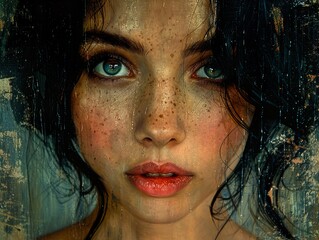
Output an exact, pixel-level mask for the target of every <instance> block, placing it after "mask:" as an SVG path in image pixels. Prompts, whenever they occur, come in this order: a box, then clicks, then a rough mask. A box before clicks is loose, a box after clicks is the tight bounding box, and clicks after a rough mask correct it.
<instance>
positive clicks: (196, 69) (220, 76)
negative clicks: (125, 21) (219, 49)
mask: <svg viewBox="0 0 319 240" xmlns="http://www.w3.org/2000/svg"><path fill="white" fill-rule="evenodd" d="M107 62H109V63H111V64H113V65H116V64H121V67H124V68H125V69H124V72H126V73H125V74H124V75H120V76H116V74H118V73H120V72H123V71H122V68H121V69H120V70H119V71H118V72H116V73H115V74H113V75H111V74H108V73H106V72H105V69H104V65H103V64H105V63H107ZM87 66H88V73H89V75H90V76H91V77H98V78H100V79H104V80H108V79H110V80H116V79H121V78H132V77H133V76H134V71H133V70H134V65H133V64H131V63H130V62H129V61H128V60H126V58H124V57H122V56H120V55H118V54H111V53H100V54H97V55H95V56H93V57H91V58H90V59H89V60H88V61H87ZM205 67H209V68H210V70H212V71H213V74H216V77H214V76H213V77H210V76H208V75H207V72H206V70H205ZM111 70H112V69H111ZM102 71H104V73H101V72H102ZM191 71H192V74H191V77H192V78H193V79H196V80H198V81H203V82H204V83H205V82H206V83H216V84H220V83H223V82H224V80H225V75H224V73H223V71H222V68H221V67H220V64H219V62H218V61H217V60H216V58H214V57H212V56H211V57H208V58H206V59H204V60H202V61H199V62H197V63H195V64H193V65H192V66H191ZM214 71H215V72H214ZM203 73H204V74H206V76H199V75H200V74H203Z"/></svg>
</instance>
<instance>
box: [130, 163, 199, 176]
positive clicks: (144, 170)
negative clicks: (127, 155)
mask: <svg viewBox="0 0 319 240" xmlns="http://www.w3.org/2000/svg"><path fill="white" fill-rule="evenodd" d="M148 173H153V174H154V173H161V174H167V173H173V174H174V175H177V176H193V175H194V174H193V173H191V172H189V171H186V170H184V169H183V168H181V167H178V166H176V165H175V164H174V163H170V162H166V163H163V164H157V163H155V162H146V163H143V164H140V165H137V166H136V167H134V168H132V169H130V170H129V171H127V172H126V174H127V175H144V174H148Z"/></svg>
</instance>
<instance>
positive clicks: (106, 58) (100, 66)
mask: <svg viewBox="0 0 319 240" xmlns="http://www.w3.org/2000/svg"><path fill="white" fill-rule="evenodd" d="M106 63H109V64H110V65H111V64H113V65H118V64H120V67H124V68H125V69H126V70H124V71H126V72H127V73H126V74H125V76H116V74H118V73H120V72H122V68H121V69H120V70H119V71H118V72H115V73H114V74H113V75H112V74H108V73H107V72H106V70H105V69H104V64H106ZM87 66H88V73H89V75H90V76H91V77H99V78H101V79H106V80H108V79H110V80H116V79H120V78H131V77H133V76H134V71H133V69H134V67H133V64H131V63H130V62H129V61H128V60H126V59H125V58H124V57H122V56H120V55H118V54H111V53H100V54H97V55H95V56H93V57H91V58H90V59H89V60H88V61H87ZM111 70H112V69H111ZM102 71H103V72H104V73H103V72H102Z"/></svg>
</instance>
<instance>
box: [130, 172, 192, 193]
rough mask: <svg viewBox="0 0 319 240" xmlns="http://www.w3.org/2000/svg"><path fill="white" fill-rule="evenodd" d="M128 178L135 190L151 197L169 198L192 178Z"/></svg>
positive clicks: (136, 176)
mask: <svg viewBox="0 0 319 240" xmlns="http://www.w3.org/2000/svg"><path fill="white" fill-rule="evenodd" d="M128 178H129V180H130V182H131V183H132V184H133V185H134V186H135V187H136V188H137V189H139V190H140V191H142V192H144V193H145V194H146V195H149V196H152V197H170V196H172V195H174V194H175V193H177V192H178V191H180V190H181V189H183V188H184V187H185V186H186V185H187V184H188V183H189V182H190V181H191V180H192V176H174V177H145V176H143V175H128Z"/></svg>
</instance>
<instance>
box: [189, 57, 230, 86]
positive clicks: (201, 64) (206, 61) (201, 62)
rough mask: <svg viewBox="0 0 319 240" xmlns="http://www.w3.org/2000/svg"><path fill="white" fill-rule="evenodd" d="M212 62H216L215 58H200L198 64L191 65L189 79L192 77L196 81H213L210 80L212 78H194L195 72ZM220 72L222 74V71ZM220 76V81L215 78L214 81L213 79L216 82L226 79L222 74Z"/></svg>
mask: <svg viewBox="0 0 319 240" xmlns="http://www.w3.org/2000/svg"><path fill="white" fill-rule="evenodd" d="M213 61H216V58H215V57H214V56H212V55H210V56H208V57H206V58H202V59H201V60H199V61H198V62H196V63H194V64H193V65H191V72H192V74H191V77H192V78H196V79H203V80H209V81H214V79H212V78H202V77H197V76H195V74H196V72H197V71H198V70H199V69H200V68H202V67H204V66H205V65H207V64H210V63H212V62H213ZM221 70H222V69H221ZM222 72H223V70H222ZM222 76H223V78H222V79H218V78H216V79H215V80H216V82H218V80H221V81H223V80H224V79H225V78H226V76H225V74H224V73H223V74H222Z"/></svg>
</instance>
